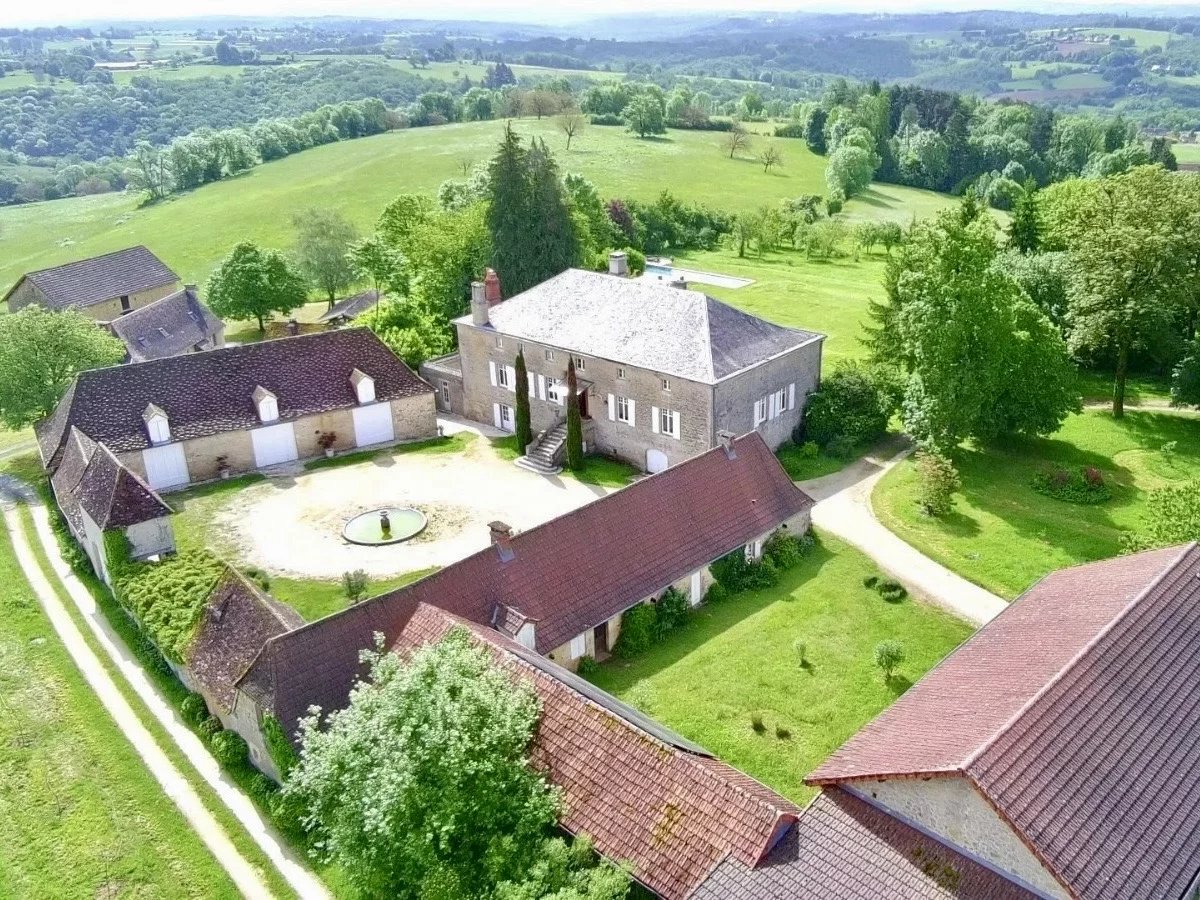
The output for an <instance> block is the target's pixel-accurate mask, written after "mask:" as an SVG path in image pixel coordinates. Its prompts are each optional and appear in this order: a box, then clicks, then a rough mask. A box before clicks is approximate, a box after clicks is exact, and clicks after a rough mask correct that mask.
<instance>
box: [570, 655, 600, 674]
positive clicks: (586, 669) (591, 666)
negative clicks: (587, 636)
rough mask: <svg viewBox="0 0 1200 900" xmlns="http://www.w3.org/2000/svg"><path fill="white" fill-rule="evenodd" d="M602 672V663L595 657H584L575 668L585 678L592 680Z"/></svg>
mask: <svg viewBox="0 0 1200 900" xmlns="http://www.w3.org/2000/svg"><path fill="white" fill-rule="evenodd" d="M599 671H600V663H598V662H596V660H595V657H591V656H584V657H581V658H580V660H579V664H578V665H577V666H576V667H575V672H576V674H578V675H581V676H583V677H584V678H591V677H592V676H593V675H595V674H596V673H597V672H599Z"/></svg>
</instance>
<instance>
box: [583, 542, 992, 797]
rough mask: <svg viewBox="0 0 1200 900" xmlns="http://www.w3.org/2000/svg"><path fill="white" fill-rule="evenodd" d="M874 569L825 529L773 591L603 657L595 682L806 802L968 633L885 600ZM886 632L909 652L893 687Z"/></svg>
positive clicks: (936, 613) (712, 609) (939, 615)
mask: <svg viewBox="0 0 1200 900" xmlns="http://www.w3.org/2000/svg"><path fill="white" fill-rule="evenodd" d="M871 574H877V573H876V570H875V568H874V566H873V565H872V564H871V563H870V561H869V560H868V559H867V558H866V557H865V556H863V555H862V554H861V553H859V552H858V551H857V550H854V549H852V548H851V547H849V546H847V545H845V544H843V543H841V542H840V541H837V540H836V539H834V538H831V537H825V536H821V538H820V540H819V541H818V543H817V546H816V547H815V548H814V549H813V550H812V552H811V553H810V554H809V556H808V557H807V558H805V560H804V561H803V562H802V563H801V564H800V565H799V566H797V567H796V568H795V569H793V570H792V571H790V572H788V573H786V574H785V575H784V576H783V578H782V579H781V582H780V584H779V585H777V586H776V587H774V588H772V589H770V590H765V591H756V592H753V593H749V594H744V595H740V596H737V597H733V598H731V599H728V600H724V601H720V602H718V603H714V604H712V605H711V606H706V607H702V608H701V609H700V610H698V611H697V612H696V614H695V616H694V618H693V620H692V622H691V623H689V624H688V626H687V627H686V628H684V629H683V630H682V631H680V632H677V633H676V634H673V635H671V636H670V637H669V638H668V639H667V640H666V641H664V642H663V643H662V644H660V645H659V646H657V647H655V648H654V649H653V650H651V651H649V652H647V653H646V654H644V655H643V656H640V657H638V658H636V659H634V660H632V661H631V662H626V661H623V660H617V659H614V660H612V661H610V662H608V663H605V664H604V665H603V666H602V667H601V668H600V671H599V672H598V673H597V674H596V675H595V676H594V677H593V680H594V681H595V682H596V683H597V684H598V685H599V686H600V687H602V688H604V689H605V690H608V691H611V692H612V693H614V694H616V695H617V696H618V697H621V698H622V699H624V700H626V701H628V702H629V703H632V704H633V705H634V706H636V707H638V708H639V709H641V710H643V711H644V712H646V713H647V714H648V715H651V716H653V717H654V718H656V719H658V720H659V721H660V722H662V723H664V724H665V725H667V726H669V727H671V728H673V729H674V730H676V731H678V732H679V733H680V734H682V735H684V736H685V737H687V738H690V739H691V740H694V741H696V742H697V743H699V744H700V745H701V746H703V747H705V748H706V749H707V750H709V751H711V752H712V753H715V754H716V755H717V756H719V757H720V758H721V759H723V760H725V761H727V762H729V763H730V764H731V765H733V766H736V767H737V768H739V769H742V770H744V771H746V772H748V773H750V774H751V775H753V776H754V777H755V778H758V779H759V780H760V781H763V782H764V783H766V784H768V785H770V786H771V787H772V788H774V789H775V790H777V791H779V792H781V793H783V794H784V795H786V796H788V797H790V798H792V799H793V800H795V801H797V802H801V803H802V802H804V801H806V800H807V799H808V798H810V797H811V796H812V795H813V793H814V791H813V789H811V788H808V787H806V786H805V785H804V783H803V780H804V776H805V775H807V774H808V773H809V772H811V771H812V770H813V768H814V767H816V766H817V765H818V764H819V763H820V762H821V761H822V760H823V759H825V757H827V756H828V755H829V754H830V752H832V751H833V750H834V749H836V748H837V747H838V746H839V745H840V744H841V743H842V742H843V741H845V740H846V739H847V738H848V737H850V735H852V734H854V732H855V731H857V730H858V729H859V728H861V727H862V726H863V724H865V723H866V722H867V721H868V720H869V719H871V718H872V717H873V716H875V715H876V714H877V713H879V712H880V711H881V710H882V709H884V708H885V707H886V706H888V705H889V704H890V703H891V702H892V701H893V700H894V699H895V698H896V697H897V696H898V695H899V694H900V693H901V692H903V690H904V689H906V688H907V687H908V686H909V685H910V684H911V683H912V682H913V681H915V680H917V679H918V678H919V677H920V676H921V675H922V674H924V673H925V672H926V671H927V670H928V669H929V668H930V667H931V666H933V664H934V663H936V662H937V661H938V660H939V659H941V658H942V657H943V656H945V655H946V654H947V653H949V652H950V651H951V650H953V649H954V648H955V647H956V646H958V644H960V643H961V642H962V641H963V640H964V639H966V638H967V637H968V636H969V635H970V634H971V630H972V629H971V627H970V626H969V625H967V624H966V623H964V622H961V621H960V620H958V619H956V618H954V617H953V616H950V615H949V614H947V613H944V612H942V611H940V610H937V609H934V608H933V607H929V606H924V605H922V604H919V603H915V602H913V601H912V600H905V601H903V602H901V603H895V604H892V603H887V602H885V601H884V600H882V599H880V597H879V595H878V594H877V593H875V592H874V591H870V590H867V589H866V588H864V587H863V585H862V580H863V578H864V577H865V576H867V575H871ZM888 638H896V639H898V640H900V641H902V642H903V644H904V647H905V649H906V650H907V653H908V660H907V662H905V663H904V665H903V666H902V667H901V668H900V670H899V673H898V674H897V675H896V676H895V677H894V678H893V681H892V682H891V683H890V684H888V683H885V682H884V679H883V676H882V674H881V673H880V671H879V669H877V668H876V667H875V664H874V660H873V653H874V648H875V646H876V645H877V644H878V643H879V642H881V641H883V640H886V639H888ZM797 640H800V641H803V642H804V643H805V645H806V656H807V659H808V661H809V666H808V667H801V665H800V661H799V657H798V655H797V653H796V651H795V650H794V648H793V644H794V642H795V641H797ZM754 714H758V715H761V716H762V721H763V723H764V725H765V726H766V730H765V731H764V733H762V734H758V733H756V732H755V731H754V729H753V727H752V726H751V716H752V715H754ZM776 727H782V728H785V729H787V730H788V731H790V732H791V735H790V737H785V738H781V737H778V736H777V735H776Z"/></svg>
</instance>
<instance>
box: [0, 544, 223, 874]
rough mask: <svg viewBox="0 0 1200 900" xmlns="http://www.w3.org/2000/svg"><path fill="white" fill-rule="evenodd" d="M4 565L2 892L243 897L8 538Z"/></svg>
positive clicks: (0, 599)
mask: <svg viewBox="0 0 1200 900" xmlns="http://www.w3.org/2000/svg"><path fill="white" fill-rule="evenodd" d="M0 576H2V577H3V579H4V582H5V584H6V585H7V588H6V590H5V591H4V592H3V594H0V622H2V623H3V625H2V626H0V685H2V688H0V696H3V698H4V703H3V708H4V715H3V716H0V896H5V897H35V896H62V897H67V896H71V897H92V896H95V897H101V896H112V897H116V896H122V897H197V898H200V897H204V898H208V897H229V898H234V897H237V896H239V895H238V892H237V890H236V888H235V887H234V886H233V884H232V882H231V881H230V880H229V878H228V876H226V875H225V873H224V871H223V870H222V869H221V868H220V866H218V864H217V862H216V860H215V859H213V857H212V856H211V855H210V854H209V852H208V850H207V849H206V848H205V847H204V845H203V844H202V843H201V842H200V840H199V838H197V837H196V836H195V835H194V834H193V833H192V832H191V830H190V827H189V826H188V824H187V823H186V821H185V820H184V819H183V816H182V815H181V814H180V813H179V812H178V810H177V809H176V808H175V806H174V805H173V804H171V803H170V801H168V800H167V799H166V798H165V797H164V796H163V795H162V789H161V788H160V787H159V785H158V783H157V782H155V781H154V779H153V777H152V776H151V775H150V773H149V772H148V771H147V770H146V768H145V767H144V765H143V764H142V762H141V760H140V759H139V758H138V756H137V754H136V752H135V751H134V749H133V747H132V746H131V745H130V744H129V743H128V742H127V741H126V740H125V738H124V737H123V736H122V735H121V733H120V732H119V731H118V729H117V728H116V726H115V725H114V724H113V722H112V720H111V719H110V718H109V717H108V714H107V713H106V712H104V710H103V709H102V708H101V707H100V705H99V703H98V702H97V700H96V698H95V697H94V696H93V694H92V693H91V689H90V688H89V687H88V686H87V684H86V682H85V681H84V679H83V677H82V676H81V675H80V674H79V672H78V671H77V670H76V669H75V667H74V665H73V664H72V662H71V659H70V657H69V656H68V655H67V652H66V650H65V649H64V648H63V646H62V644H61V643H60V642H59V641H58V638H57V637H56V636H55V634H54V632H53V630H52V628H51V626H50V624H49V622H47V621H46V618H45V616H44V615H43V613H42V612H41V609H40V608H39V607H38V605H37V602H36V600H35V599H34V597H33V595H32V592H31V590H30V589H29V587H28V585H27V584H26V583H25V580H24V578H23V576H22V574H21V572H20V570H19V568H18V567H17V563H16V560H15V558H14V556H13V553H12V548H11V545H10V544H9V542H8V539H7V537H5V538H3V540H0Z"/></svg>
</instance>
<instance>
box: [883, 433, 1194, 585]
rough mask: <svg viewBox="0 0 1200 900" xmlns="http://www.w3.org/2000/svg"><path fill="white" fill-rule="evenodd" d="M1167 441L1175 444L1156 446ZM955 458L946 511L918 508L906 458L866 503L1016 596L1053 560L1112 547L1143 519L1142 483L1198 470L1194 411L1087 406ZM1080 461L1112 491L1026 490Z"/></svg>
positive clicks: (947, 560) (951, 563)
mask: <svg viewBox="0 0 1200 900" xmlns="http://www.w3.org/2000/svg"><path fill="white" fill-rule="evenodd" d="M1171 441H1174V442H1175V449H1174V452H1169V453H1164V452H1163V445H1164V444H1168V443H1169V442H1171ZM954 459H955V464H956V465H957V466H958V470H959V472H960V474H961V475H962V482H963V488H962V491H961V493H959V494H958V495H956V499H957V505H956V507H955V509H954V511H953V512H952V513H951V514H950V515H948V516H945V517H944V518H941V519H931V518H930V517H928V516H926V515H924V514H923V513H921V512H920V511H919V510H918V509H917V504H916V492H917V478H916V471H915V468H914V466H913V464H912V461H911V460H907V461H905V462H904V463H902V464H900V465H899V466H897V467H896V468H895V469H894V470H892V471H891V472H889V473H888V474H887V475H886V476H885V477H884V478H883V480H882V481H880V483H879V485H878V486H877V487H876V488H875V493H874V495H873V496H872V498H871V499H872V504H873V506H874V508H875V512H876V514H877V515H878V516H879V519H880V521H882V522H883V524H884V525H886V526H887V527H888V528H890V529H891V530H892V531H894V532H895V533H896V534H898V535H899V536H900V537H902V538H903V539H904V540H906V541H908V542H909V543H910V544H912V545H913V546H914V547H916V548H917V549H919V550H921V551H922V552H923V553H925V554H927V555H929V556H931V557H933V558H934V559H936V560H937V561H938V562H940V563H942V564H943V565H946V566H948V567H949V568H951V569H953V570H954V571H956V572H958V573H959V574H960V575H962V576H964V577H966V578H969V579H970V580H972V581H974V582H976V583H977V584H980V585H983V586H984V587H985V588H987V589H988V590H991V591H994V592H995V593H997V594H1000V595H1001V596H1004V597H1015V596H1017V595H1018V594H1019V593H1021V592H1022V591H1024V590H1025V589H1026V588H1028V587H1029V586H1030V585H1031V584H1032V583H1033V582H1034V581H1035V580H1037V579H1038V578H1040V577H1041V576H1043V575H1045V574H1046V573H1048V572H1051V571H1053V570H1055V569H1059V568H1062V567H1063V566H1069V565H1073V564H1075V563H1080V562H1088V561H1091V560H1096V559H1104V558H1107V557H1110V556H1116V555H1117V554H1118V553H1120V552H1121V534H1122V532H1124V531H1128V530H1130V529H1135V528H1137V527H1138V526H1139V524H1140V523H1141V521H1142V516H1143V515H1144V513H1145V503H1146V496H1147V492H1148V491H1151V490H1153V489H1154V488H1158V487H1162V486H1164V485H1167V484H1170V483H1171V482H1175V481H1179V480H1182V479H1186V478H1194V477H1197V476H1200V418H1197V417H1196V416H1189V415H1186V414H1177V413H1169V412H1151V411H1147V410H1141V411H1132V410H1131V411H1128V412H1126V414H1125V418H1124V419H1123V420H1121V419H1114V418H1113V417H1112V416H1111V415H1110V414H1109V413H1108V412H1105V411H1102V410H1089V411H1087V412H1085V413H1083V414H1082V415H1076V416H1072V417H1071V418H1069V419H1068V420H1067V421H1066V423H1065V424H1064V425H1063V427H1062V429H1061V430H1060V431H1059V432H1058V433H1057V434H1055V435H1054V436H1053V437H1050V438H1044V439H1037V440H1014V441H1012V442H1011V443H1009V444H1008V445H1006V446H1004V447H1001V448H993V449H988V450H986V451H985V450H981V449H979V448H976V447H970V446H967V447H962V448H960V449H959V450H958V452H956V453H955V457H954ZM1083 466H1093V467H1095V468H1097V469H1099V470H1100V472H1101V473H1102V474H1103V476H1104V479H1105V482H1106V483H1107V484H1108V486H1109V488H1110V489H1111V491H1112V499H1110V500H1109V501H1107V502H1105V503H1101V504H1098V505H1079V504H1075V503H1067V502H1064V501H1061V500H1055V499H1051V498H1050V497H1046V496H1043V495H1042V494H1039V493H1037V492H1035V491H1034V490H1033V487H1032V484H1031V483H1032V480H1033V478H1034V476H1035V475H1037V474H1038V473H1041V472H1046V471H1049V470H1050V469H1052V468H1054V467H1061V468H1063V469H1067V470H1078V469H1080V467H1083Z"/></svg>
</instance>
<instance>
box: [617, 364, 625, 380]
mask: <svg viewBox="0 0 1200 900" xmlns="http://www.w3.org/2000/svg"><path fill="white" fill-rule="evenodd" d="M617 377H618V378H624V377H625V367H624V366H617Z"/></svg>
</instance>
